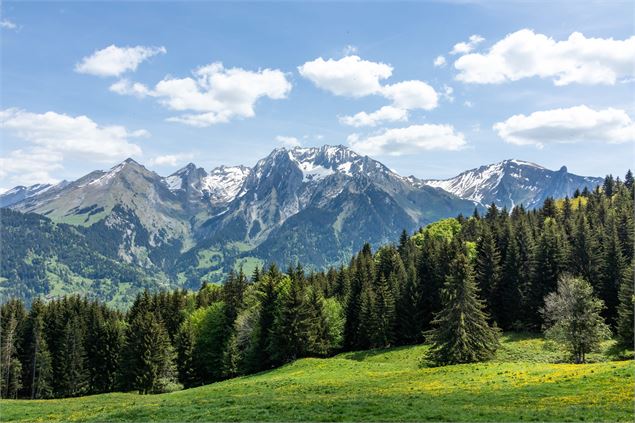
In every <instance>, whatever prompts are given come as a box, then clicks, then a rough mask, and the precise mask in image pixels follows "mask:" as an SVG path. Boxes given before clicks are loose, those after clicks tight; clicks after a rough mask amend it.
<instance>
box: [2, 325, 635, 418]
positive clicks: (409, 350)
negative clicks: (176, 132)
mask: <svg viewBox="0 0 635 423" xmlns="http://www.w3.org/2000/svg"><path fill="white" fill-rule="evenodd" d="M426 348H427V347H426V346H412V347H401V348H392V349H386V350H372V351H362V352H349V353H343V354H340V355H338V356H336V357H333V358H328V359H312V358H308V359H302V360H298V361H296V362H294V363H291V364H289V365H286V366H284V367H282V368H279V369H275V370H271V371H268V372H263V373H259V374H256V375H251V376H245V377H241V378H236V379H232V380H228V381H224V382H220V383H215V384H211V385H207V386H203V387H199V388H194V389H189V390H184V391H179V392H174V393H169V394H162V395H146V396H141V395H137V394H134V393H114V394H104V395H95V396H88V397H82V398H70V399H58V400H37V401H30V400H10V401H7V400H4V401H0V413H1V414H0V420H1V421H2V422H10V421H238V420H241V421H245V420H247V421H423V420H428V421H629V422H630V421H633V420H634V417H635V416H634V411H633V409H634V399H633V398H634V397H633V393H634V392H633V390H634V387H635V375H634V373H635V363H634V362H633V360H623V361H613V360H614V359H615V357H612V356H611V354H610V353H609V352H608V351H610V348H611V343H606V345H605V351H604V352H603V353H601V354H594V355H591V356H590V357H589V361H590V363H588V364H581V365H575V364H567V363H562V362H561V361H562V360H561V359H562V353H561V352H560V351H557V350H555V349H553V348H552V347H550V345H549V344H547V343H545V342H544V341H543V340H542V339H540V338H536V337H532V336H526V335H519V334H507V335H505V336H504V337H503V340H502V346H501V348H500V349H499V351H498V354H497V357H496V359H495V360H493V361H491V362H487V363H478V364H466V365H455V366H447V367H436V368H435V367H428V366H427V364H426V363H425V361H423V360H422V359H421V357H422V356H424V353H425V350H426Z"/></svg>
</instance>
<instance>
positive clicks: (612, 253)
mask: <svg viewBox="0 0 635 423" xmlns="http://www.w3.org/2000/svg"><path fill="white" fill-rule="evenodd" d="M605 231H606V235H605V240H604V266H603V274H604V278H603V279H604V280H603V282H602V286H601V290H600V298H601V299H602V300H603V301H604V304H605V306H606V308H605V310H604V316H605V318H606V320H607V322H609V324H610V325H614V324H615V323H616V319H617V305H618V291H619V287H620V285H621V284H622V279H623V278H624V274H625V272H626V267H627V265H626V261H625V260H624V256H623V255H622V247H621V245H620V241H619V237H618V234H617V225H616V224H615V218H614V216H613V215H611V217H610V218H609V221H608V222H607V228H606V229H605Z"/></svg>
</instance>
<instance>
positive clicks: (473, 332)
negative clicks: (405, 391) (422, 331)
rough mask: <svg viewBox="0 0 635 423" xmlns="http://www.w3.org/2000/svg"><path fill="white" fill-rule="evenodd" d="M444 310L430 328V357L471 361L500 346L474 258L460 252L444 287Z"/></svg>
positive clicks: (445, 361)
mask: <svg viewBox="0 0 635 423" xmlns="http://www.w3.org/2000/svg"><path fill="white" fill-rule="evenodd" d="M442 304H443V308H442V310H441V311H440V312H439V313H437V314H436V315H435V318H434V320H433V322H432V324H433V327H434V329H432V330H431V331H430V332H428V340H429V341H430V343H431V347H430V352H429V355H428V357H429V358H430V359H431V360H432V361H433V362H434V363H436V364H438V365H445V364H459V363H471V362H476V361H484V360H488V359H490V358H492V357H493V356H494V354H495V352H496V350H497V348H498V345H499V343H498V332H497V331H496V330H495V329H493V328H491V327H490V326H489V325H488V323H487V320H488V318H489V316H488V315H487V313H485V311H484V308H485V306H484V304H483V302H482V301H481V300H480V299H479V298H478V287H477V286H476V283H475V282H474V275H473V271H472V267H471V265H470V262H469V260H468V258H467V256H466V255H465V253H464V252H459V253H458V254H457V255H456V258H455V259H454V260H453V261H452V263H451V265H450V273H449V274H448V277H447V279H446V283H445V285H444V288H443V291H442Z"/></svg>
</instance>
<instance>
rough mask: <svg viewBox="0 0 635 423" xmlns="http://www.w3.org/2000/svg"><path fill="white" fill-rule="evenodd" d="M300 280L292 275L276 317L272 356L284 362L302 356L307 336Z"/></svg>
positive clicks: (305, 307)
mask: <svg viewBox="0 0 635 423" xmlns="http://www.w3.org/2000/svg"><path fill="white" fill-rule="evenodd" d="M304 294H305V292H304V289H303V286H302V281H301V280H300V279H299V278H297V277H294V278H293V279H292V280H291V284H290V287H289V291H288V292H287V294H286V295H285V296H284V297H283V301H282V304H281V307H280V312H279V315H278V316H277V319H276V330H275V334H276V336H275V343H276V347H275V349H274V350H273V352H274V357H275V359H276V361H277V362H279V363H286V362H288V361H292V360H295V359H296V358H299V357H302V356H303V355H304V352H305V350H306V344H307V340H308V336H309V310H308V307H307V305H306V302H305V298H304Z"/></svg>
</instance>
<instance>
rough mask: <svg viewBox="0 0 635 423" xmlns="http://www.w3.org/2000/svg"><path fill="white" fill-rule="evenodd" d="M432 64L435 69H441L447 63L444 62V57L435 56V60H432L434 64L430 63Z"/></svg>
mask: <svg viewBox="0 0 635 423" xmlns="http://www.w3.org/2000/svg"><path fill="white" fill-rule="evenodd" d="M432 63H433V64H434V66H435V67H437V68H442V67H444V66H445V64H446V63H447V62H446V60H445V57H443V56H437V57H436V59H434V62H432Z"/></svg>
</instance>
